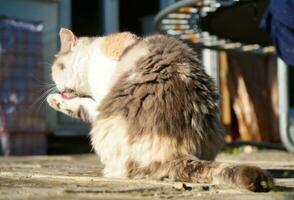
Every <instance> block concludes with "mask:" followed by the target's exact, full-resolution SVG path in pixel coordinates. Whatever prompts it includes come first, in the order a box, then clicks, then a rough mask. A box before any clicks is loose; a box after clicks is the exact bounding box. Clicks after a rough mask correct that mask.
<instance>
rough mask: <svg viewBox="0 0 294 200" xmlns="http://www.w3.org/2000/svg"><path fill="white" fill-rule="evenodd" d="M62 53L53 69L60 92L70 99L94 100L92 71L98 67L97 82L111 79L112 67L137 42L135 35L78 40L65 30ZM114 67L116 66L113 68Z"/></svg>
mask: <svg viewBox="0 0 294 200" xmlns="http://www.w3.org/2000/svg"><path fill="white" fill-rule="evenodd" d="M59 36H60V50H59V52H58V53H57V54H56V56H55V57H56V59H55V61H54V62H53V65H52V69H51V71H52V79H53V81H54V82H55V84H56V87H57V89H58V90H59V92H65V93H68V94H69V95H78V96H84V95H85V96H91V91H90V87H91V86H90V85H91V83H89V77H88V76H89V68H90V67H97V68H104V69H105V70H98V71H99V72H100V74H97V78H99V77H103V76H107V74H101V73H108V70H107V68H108V67H110V66H107V65H108V64H107V63H108V61H109V63H116V61H118V60H119V58H120V56H121V55H122V53H123V52H124V50H125V49H126V48H127V47H128V46H130V45H131V44H132V43H133V42H134V41H135V40H136V39H137V38H136V36H135V35H133V34H131V33H127V32H124V33H117V34H112V35H109V36H105V37H80V38H78V37H76V36H75V35H74V33H73V32H72V31H70V30H68V29H65V28H61V29H60V32H59ZM112 67H113V66H112Z"/></svg>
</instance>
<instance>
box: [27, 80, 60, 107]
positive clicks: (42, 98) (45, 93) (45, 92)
mask: <svg viewBox="0 0 294 200" xmlns="http://www.w3.org/2000/svg"><path fill="white" fill-rule="evenodd" d="M46 87H47V88H44V90H43V91H42V93H41V95H40V96H39V97H38V98H37V99H36V100H35V101H34V102H33V103H32V105H30V109H32V108H33V107H35V106H36V105H37V104H38V107H37V110H40V108H41V106H42V104H43V103H44V102H45V100H46V98H47V96H48V95H49V94H51V93H54V92H57V89H56V87H55V84H52V85H47V86H46Z"/></svg>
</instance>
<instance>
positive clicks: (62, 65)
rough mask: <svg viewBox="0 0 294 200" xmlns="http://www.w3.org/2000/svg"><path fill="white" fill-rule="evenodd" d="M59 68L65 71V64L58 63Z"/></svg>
mask: <svg viewBox="0 0 294 200" xmlns="http://www.w3.org/2000/svg"><path fill="white" fill-rule="evenodd" d="M57 66H58V68H59V69H61V70H63V69H64V68H65V66H64V64H63V63H58V64H57Z"/></svg>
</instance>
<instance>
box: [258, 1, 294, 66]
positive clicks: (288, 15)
mask: <svg viewBox="0 0 294 200" xmlns="http://www.w3.org/2000/svg"><path fill="white" fill-rule="evenodd" d="M260 26H261V27H262V28H265V29H266V31H267V32H268V34H269V37H270V39H271V40H272V42H273V44H274V45H275V46H276V49H277V54H278V56H279V57H281V58H282V59H283V60H284V61H285V62H286V63H287V64H288V65H294V0H271V2H270V4H269V7H268V9H267V11H266V12H265V14H264V16H263V19H262V21H261V24H260Z"/></svg>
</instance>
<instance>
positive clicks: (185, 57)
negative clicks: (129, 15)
mask: <svg viewBox="0 0 294 200" xmlns="http://www.w3.org/2000/svg"><path fill="white" fill-rule="evenodd" d="M60 38H61V49H60V52H59V54H58V55H57V58H56V60H55V62H54V64H53V66H52V78H53V80H54V82H55V83H56V86H57V88H58V90H59V91H61V92H63V93H64V92H66V93H67V95H69V96H70V95H73V96H74V98H71V99H65V98H63V97H62V95H61V94H51V95H49V96H48V98H47V100H48V103H49V104H50V105H51V106H52V107H53V108H55V109H56V110H59V111H61V112H63V113H65V114H67V115H70V116H72V117H76V118H81V119H83V120H84V121H87V122H89V123H90V124H91V125H92V130H91V140H92V145H93V148H94V149H95V151H96V152H97V154H98V155H99V156H100V158H101V161H102V163H103V164H104V165H105V169H104V175H105V176H107V177H120V178H127V177H129V178H152V179H163V178H170V179H173V180H179V181H195V182H207V183H223V184H231V185H236V186H239V187H244V188H247V189H249V190H252V191H268V190H269V189H270V187H271V186H272V185H273V179H272V178H271V176H270V174H269V173H267V172H266V171H263V170H262V169H260V168H258V167H253V166H245V165H230V164H223V163H216V162H213V161H212V160H213V159H214V158H215V156H216V154H217V153H218V152H219V150H220V149H221V148H222V146H223V143H224V139H223V131H222V126H221V123H220V121H219V117H218V114H219V110H218V98H219V97H218V94H217V90H216V87H215V85H214V83H213V81H212V79H211V78H210V77H209V76H208V75H207V74H206V73H205V72H204V70H203V69H202V67H201V64H200V62H199V60H198V59H197V56H196V54H195V52H194V51H193V50H192V49H191V48H189V47H188V46H187V45H185V44H183V43H182V42H180V41H179V40H177V39H174V38H171V37H167V36H163V35H155V36H149V37H145V38H139V37H137V36H135V35H133V34H131V33H118V34H113V35H110V36H106V37H97V38H76V37H75V36H74V34H73V33H72V32H71V31H70V30H67V29H61V31H60ZM264 183H265V184H264Z"/></svg>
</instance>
